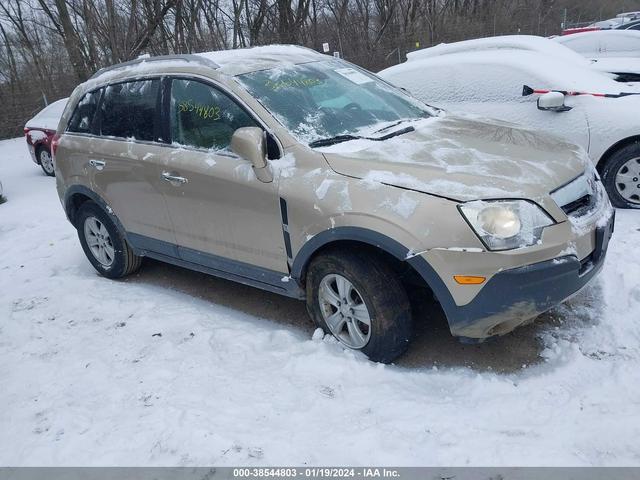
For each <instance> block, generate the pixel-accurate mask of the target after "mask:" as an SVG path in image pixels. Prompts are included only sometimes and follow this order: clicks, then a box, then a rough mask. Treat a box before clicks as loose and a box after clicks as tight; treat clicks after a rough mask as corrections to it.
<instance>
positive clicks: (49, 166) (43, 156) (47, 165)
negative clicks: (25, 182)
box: [38, 147, 56, 177]
mask: <svg viewBox="0 0 640 480" xmlns="http://www.w3.org/2000/svg"><path fill="white" fill-rule="evenodd" d="M38 162H39V163H40V166H41V167H42V171H43V172H44V173H45V174H47V175H49V176H50V177H55V176H56V171H55V168H54V167H53V157H51V153H50V152H49V150H47V149H46V147H40V148H39V149H38Z"/></svg>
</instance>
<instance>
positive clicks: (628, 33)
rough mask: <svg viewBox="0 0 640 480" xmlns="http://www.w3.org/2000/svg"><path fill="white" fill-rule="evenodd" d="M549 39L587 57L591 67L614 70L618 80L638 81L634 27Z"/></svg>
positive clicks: (639, 54)
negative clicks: (631, 28) (632, 28)
mask: <svg viewBox="0 0 640 480" xmlns="http://www.w3.org/2000/svg"><path fill="white" fill-rule="evenodd" d="M552 40H553V41H554V42H556V43H559V44H560V45H563V46H565V47H567V48H570V49H571V50H573V51H575V52H576V53H578V54H580V55H582V56H583V57H585V58H587V59H589V60H590V61H591V62H592V66H593V68H596V69H598V70H601V71H603V72H612V73H615V74H617V75H618V76H619V77H620V78H619V80H622V81H634V82H638V81H640V31H638V30H597V31H594V32H583V33H575V34H573V35H565V36H562V37H554V38H553V39H552Z"/></svg>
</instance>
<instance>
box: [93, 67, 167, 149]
mask: <svg viewBox="0 0 640 480" xmlns="http://www.w3.org/2000/svg"><path fill="white" fill-rule="evenodd" d="M159 89H160V80H157V79H155V80H141V81H135V82H125V83H117V84H115V85H109V86H108V87H106V88H105V90H104V96H103V99H102V102H101V104H100V133H101V134H102V135H106V136H110V137H121V138H133V139H136V140H148V141H154V140H158V138H159V136H160V135H159V133H160V125H159V124H158V123H159V122H158V117H159V116H158V114H157V112H158V91H159Z"/></svg>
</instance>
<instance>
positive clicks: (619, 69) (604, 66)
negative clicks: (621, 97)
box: [591, 53, 640, 88]
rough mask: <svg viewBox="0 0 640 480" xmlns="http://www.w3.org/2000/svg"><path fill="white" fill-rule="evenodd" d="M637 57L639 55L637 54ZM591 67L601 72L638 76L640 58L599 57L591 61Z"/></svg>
mask: <svg viewBox="0 0 640 480" xmlns="http://www.w3.org/2000/svg"><path fill="white" fill-rule="evenodd" d="M638 55H640V53H638ZM591 67H592V68H595V69H596V70H599V71H601V72H612V73H634V74H636V75H640V58H631V57H600V58H596V59H593V63H592V64H591ZM623 88H624V87H623Z"/></svg>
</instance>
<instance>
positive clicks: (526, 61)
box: [379, 49, 630, 94]
mask: <svg viewBox="0 0 640 480" xmlns="http://www.w3.org/2000/svg"><path fill="white" fill-rule="evenodd" d="M465 64H467V65H469V64H474V65H483V66H486V68H488V69H491V68H493V67H495V66H498V65H499V66H506V67H510V68H513V69H514V75H513V77H512V78H505V85H507V84H509V83H512V82H515V81H522V75H516V73H517V72H516V71H517V70H519V71H521V72H525V73H526V72H530V74H531V80H530V81H531V83H535V82H536V78H541V79H545V83H547V85H540V86H538V85H531V86H532V87H540V88H553V89H560V90H583V91H589V90H591V91H603V92H606V93H619V92H620V91H622V90H625V91H626V90H629V89H630V87H628V86H626V85H624V84H621V83H618V82H616V81H615V80H613V76H612V75H609V74H606V73H602V72H599V71H597V70H595V69H593V68H591V67H590V66H589V64H588V62H587V65H586V66H582V65H577V64H573V63H568V62H566V61H563V60H562V59H559V58H557V57H550V56H548V55H544V54H541V53H540V52H536V51H521V50H520V51H519V50H515V49H504V50H499V51H494V50H471V51H467V52H460V53H452V54H447V55H440V56H433V57H427V58H420V59H417V58H416V59H415V60H412V61H407V62H405V63H402V64H400V65H395V66H393V67H389V68H387V69H385V70H382V71H381V72H379V75H380V76H381V77H383V78H385V79H388V80H389V81H391V82H392V83H395V82H396V79H398V80H399V79H401V78H407V77H408V76H411V75H412V74H413V75H416V78H417V79H418V80H419V78H420V73H419V71H420V70H422V69H434V68H442V67H448V66H452V67H456V68H457V69H458V71H461V72H464V65H465ZM470 80H472V79H470ZM468 87H469V88H473V85H471V84H469V85H468ZM452 94H453V93H452Z"/></svg>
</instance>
